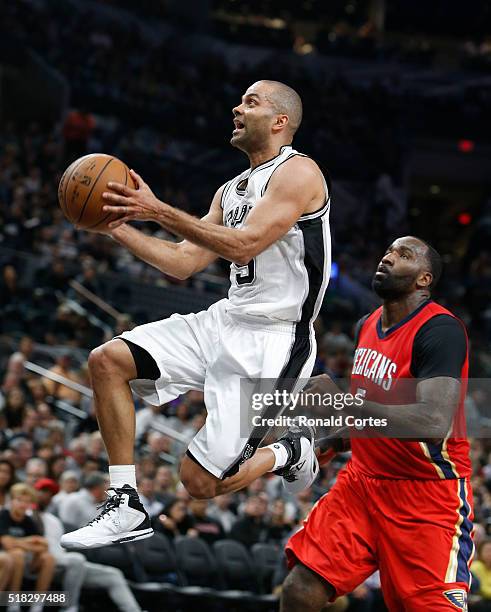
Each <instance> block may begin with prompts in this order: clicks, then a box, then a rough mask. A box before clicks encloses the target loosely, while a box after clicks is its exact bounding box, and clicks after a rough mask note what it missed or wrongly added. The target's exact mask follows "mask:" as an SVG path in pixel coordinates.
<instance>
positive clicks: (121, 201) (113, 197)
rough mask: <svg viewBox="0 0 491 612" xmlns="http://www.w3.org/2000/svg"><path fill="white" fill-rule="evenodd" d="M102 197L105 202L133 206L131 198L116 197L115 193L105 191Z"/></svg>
mask: <svg viewBox="0 0 491 612" xmlns="http://www.w3.org/2000/svg"><path fill="white" fill-rule="evenodd" d="M102 197H103V198H104V200H106V201H110V202H113V203H114V204H121V205H122V206H131V205H133V204H134V201H133V199H132V198H128V197H126V196H122V195H118V194H117V193H111V192H110V191H105V192H104V193H103V194H102Z"/></svg>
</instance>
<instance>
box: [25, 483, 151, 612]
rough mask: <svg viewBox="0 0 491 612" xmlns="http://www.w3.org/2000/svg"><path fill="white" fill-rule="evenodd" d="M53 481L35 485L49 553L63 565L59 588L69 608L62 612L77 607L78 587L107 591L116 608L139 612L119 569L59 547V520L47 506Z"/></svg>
mask: <svg viewBox="0 0 491 612" xmlns="http://www.w3.org/2000/svg"><path fill="white" fill-rule="evenodd" d="M54 485H56V483H55V482H53V481H51V482H50V481H49V479H45V480H40V481H38V482H37V484H36V489H37V490H38V509H39V518H40V520H41V522H42V525H43V528H44V535H45V537H46V539H47V541H48V547H49V551H50V553H51V554H52V555H53V556H54V558H55V560H56V565H57V566H58V567H62V568H65V573H64V576H63V590H64V591H67V592H68V593H69V594H70V604H71V606H70V608H69V609H68V610H67V611H66V612H69V611H70V612H75V610H78V598H79V595H80V588H81V587H88V588H92V589H102V590H105V591H106V590H107V592H108V595H109V597H110V598H111V599H112V600H113V602H114V604H115V606H116V607H117V608H118V610H121V611H122V612H141V608H140V606H139V605H138V603H137V601H136V600H135V597H134V595H133V593H132V592H131V590H130V588H129V586H128V583H127V582H126V579H125V577H124V575H123V573H122V572H121V570H119V569H117V568H115V567H111V566H109V565H102V564H100V563H90V562H89V561H87V560H86V558H85V557H84V556H83V555H82V554H81V553H78V552H67V551H66V550H63V548H62V547H61V546H60V538H61V536H62V535H63V533H64V529H63V525H62V523H61V521H60V520H59V519H58V518H57V517H56V516H54V515H53V514H52V513H51V512H50V511H49V509H50V508H51V507H52V506H53V501H54V498H53V491H54V490H55V488H54Z"/></svg>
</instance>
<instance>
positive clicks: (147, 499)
mask: <svg viewBox="0 0 491 612" xmlns="http://www.w3.org/2000/svg"><path fill="white" fill-rule="evenodd" d="M138 492H139V493H140V500H141V503H142V504H143V507H144V508H145V510H146V511H147V512H148V516H149V517H150V518H153V517H154V516H157V514H160V513H161V512H162V509H163V507H164V504H163V503H162V502H160V501H159V500H158V499H157V498H156V496H155V491H154V485H153V480H152V479H151V478H146V477H145V478H142V479H141V480H140V482H139V484H138Z"/></svg>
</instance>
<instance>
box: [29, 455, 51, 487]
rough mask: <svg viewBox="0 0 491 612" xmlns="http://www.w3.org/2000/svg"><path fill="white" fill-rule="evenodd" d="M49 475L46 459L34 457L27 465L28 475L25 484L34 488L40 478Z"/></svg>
mask: <svg viewBox="0 0 491 612" xmlns="http://www.w3.org/2000/svg"><path fill="white" fill-rule="evenodd" d="M47 475H48V465H47V464H46V461H44V459H39V457H32V459H29V461H28V462H27V463H26V475H25V478H24V482H25V483H26V484H28V485H29V486H31V487H33V486H34V485H35V484H36V482H37V481H38V480H39V479H40V478H46V477H47Z"/></svg>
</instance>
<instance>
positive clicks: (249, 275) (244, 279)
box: [234, 259, 256, 285]
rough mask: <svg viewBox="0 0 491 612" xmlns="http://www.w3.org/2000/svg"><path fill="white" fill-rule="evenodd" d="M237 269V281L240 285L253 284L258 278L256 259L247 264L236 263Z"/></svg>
mask: <svg viewBox="0 0 491 612" xmlns="http://www.w3.org/2000/svg"><path fill="white" fill-rule="evenodd" d="M234 266H235V269H236V270H237V272H236V274H235V282H236V283H237V284H238V285H251V284H252V283H253V282H254V279H255V278H256V262H255V261H254V259H251V261H250V262H249V263H248V264H247V265H246V266H238V265H236V264H234Z"/></svg>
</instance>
